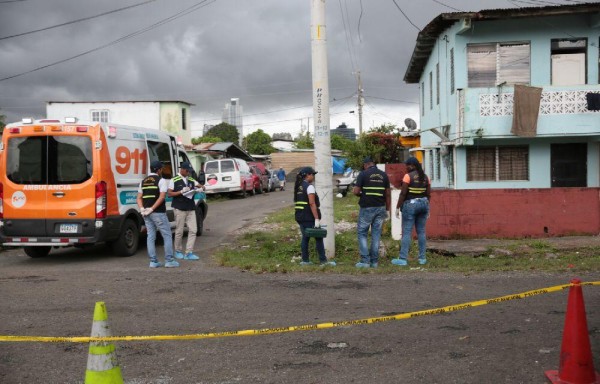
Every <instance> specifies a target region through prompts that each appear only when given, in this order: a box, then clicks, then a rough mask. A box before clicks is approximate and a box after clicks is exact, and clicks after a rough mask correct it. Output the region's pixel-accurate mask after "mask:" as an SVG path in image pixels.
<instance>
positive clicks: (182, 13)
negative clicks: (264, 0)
mask: <svg viewBox="0 0 600 384" xmlns="http://www.w3.org/2000/svg"><path fill="white" fill-rule="evenodd" d="M217 1H218V0H211V1H209V0H202V1H200V2H199V3H196V4H194V5H192V6H191V7H188V8H186V9H184V10H183V11H180V12H178V13H175V14H174V15H171V16H169V17H167V18H165V19H162V20H160V21H158V22H156V23H154V24H152V25H149V26H147V27H145V28H142V29H140V30H137V31H135V32H132V33H130V34H129V35H126V36H123V37H120V38H118V39H116V40H113V41H111V42H110V43H106V44H103V45H101V46H99V47H96V48H93V49H90V50H87V51H85V52H82V53H80V54H77V55H75V56H71V57H69V58H66V59H62V60H59V61H55V62H54V63H50V64H46V65H44V66H41V67H37V68H35V69H31V70H29V71H25V72H21V73H18V74H16V75H12V76H7V77H4V78H1V79H0V81H6V80H10V79H14V78H16V77H20V76H24V75H28V74H30V73H33V72H37V71H40V70H42V69H46V68H49V67H53V66H55V65H58V64H62V63H66V62H67V61H71V60H74V59H77V58H79V57H82V56H85V55H88V54H90V53H92V52H97V51H99V50H102V49H104V48H108V47H110V46H112V45H115V44H118V43H121V42H123V41H125V40H128V39H131V38H133V37H136V36H138V35H141V34H143V33H145V32H148V31H150V30H152V29H155V28H158V27H160V26H162V25H164V24H166V23H169V22H171V21H173V20H176V19H178V18H180V17H183V16H186V15H188V14H190V13H192V12H194V11H197V10H198V9H200V8H203V7H206V6H208V5H211V4H213V3H215V2H217Z"/></svg>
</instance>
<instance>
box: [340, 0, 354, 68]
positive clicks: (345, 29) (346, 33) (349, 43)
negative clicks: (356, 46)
mask: <svg viewBox="0 0 600 384" xmlns="http://www.w3.org/2000/svg"><path fill="white" fill-rule="evenodd" d="M338 2H339V4H340V13H341V14H342V24H343V26H344V36H345V37H346V47H347V48H348V57H349V58H350V65H351V66H352V72H355V71H356V65H355V64H354V57H353V55H352V48H351V42H350V39H351V38H349V37H348V27H347V26H346V17H345V16H344V9H343V7H342V0H338ZM348 23H350V20H348Z"/></svg>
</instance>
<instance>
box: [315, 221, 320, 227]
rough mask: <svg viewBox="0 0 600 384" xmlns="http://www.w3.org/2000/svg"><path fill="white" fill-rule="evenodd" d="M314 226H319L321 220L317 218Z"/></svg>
mask: <svg viewBox="0 0 600 384" xmlns="http://www.w3.org/2000/svg"><path fill="white" fill-rule="evenodd" d="M315 228H321V220H319V219H316V220H315Z"/></svg>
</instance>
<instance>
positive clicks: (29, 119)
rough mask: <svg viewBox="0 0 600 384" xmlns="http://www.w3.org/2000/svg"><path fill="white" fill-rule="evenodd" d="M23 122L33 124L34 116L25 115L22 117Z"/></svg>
mask: <svg viewBox="0 0 600 384" xmlns="http://www.w3.org/2000/svg"><path fill="white" fill-rule="evenodd" d="M21 123H23V124H33V117H24V118H22V119H21Z"/></svg>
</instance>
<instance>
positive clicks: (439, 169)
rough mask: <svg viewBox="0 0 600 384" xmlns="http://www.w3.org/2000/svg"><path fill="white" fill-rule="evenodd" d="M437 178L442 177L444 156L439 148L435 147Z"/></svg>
mask: <svg viewBox="0 0 600 384" xmlns="http://www.w3.org/2000/svg"><path fill="white" fill-rule="evenodd" d="M435 179H436V180H441V179H442V156H441V150H440V149H439V148H436V149H435Z"/></svg>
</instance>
